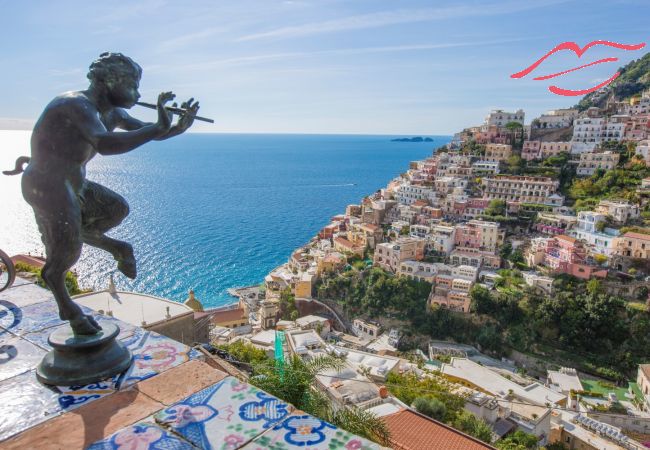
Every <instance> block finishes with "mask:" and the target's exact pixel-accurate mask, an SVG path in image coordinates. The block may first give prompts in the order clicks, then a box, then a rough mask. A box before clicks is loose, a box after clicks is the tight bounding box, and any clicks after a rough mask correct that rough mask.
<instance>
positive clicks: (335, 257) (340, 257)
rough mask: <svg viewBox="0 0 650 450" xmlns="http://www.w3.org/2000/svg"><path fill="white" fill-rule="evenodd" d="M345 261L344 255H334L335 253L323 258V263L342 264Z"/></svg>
mask: <svg viewBox="0 0 650 450" xmlns="http://www.w3.org/2000/svg"><path fill="white" fill-rule="evenodd" d="M344 260H345V257H344V256H343V255H341V254H334V253H330V254H328V255H326V256H325V257H324V258H323V261H325V262H334V263H340V262H342V261H344Z"/></svg>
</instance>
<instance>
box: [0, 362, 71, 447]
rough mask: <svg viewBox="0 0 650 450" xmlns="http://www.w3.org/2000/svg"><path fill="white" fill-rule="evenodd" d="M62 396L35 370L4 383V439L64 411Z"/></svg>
mask: <svg viewBox="0 0 650 450" xmlns="http://www.w3.org/2000/svg"><path fill="white" fill-rule="evenodd" d="M58 396H59V393H58V392H56V390H55V389H54V388H48V387H46V386H44V385H42V384H41V383H39V382H38V380H36V375H35V373H34V371H33V370H32V371H29V372H26V373H24V374H22V375H18V376H15V377H13V378H9V379H8V380H5V381H3V382H0V441H3V440H4V439H7V438H8V437H10V436H13V435H15V434H18V433H20V432H21V431H23V430H26V429H27V428H31V427H33V426H34V425H38V424H39V423H41V422H44V421H46V420H48V419H50V418H51V417H53V416H56V415H58V414H60V411H61V408H60V407H59V402H58V400H57V398H58Z"/></svg>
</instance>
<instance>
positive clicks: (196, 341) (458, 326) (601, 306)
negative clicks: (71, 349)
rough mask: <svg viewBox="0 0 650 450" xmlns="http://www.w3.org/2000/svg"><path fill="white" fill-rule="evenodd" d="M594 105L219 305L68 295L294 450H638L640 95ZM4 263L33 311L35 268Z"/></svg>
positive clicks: (644, 303)
mask: <svg viewBox="0 0 650 450" xmlns="http://www.w3.org/2000/svg"><path fill="white" fill-rule="evenodd" d="M610 94H611V93H608V90H607V89H605V90H603V91H602V92H597V93H595V94H594V95H592V96H591V97H590V99H591V103H590V104H588V105H583V106H580V105H577V106H576V107H574V108H570V109H558V110H553V111H548V112H547V113H545V114H542V115H541V116H540V117H536V118H534V119H533V120H532V121H531V122H530V124H529V125H527V124H526V122H525V118H526V115H525V112H524V110H522V109H519V110H516V111H514V112H507V111H503V110H494V111H490V112H489V114H488V115H487V116H486V117H485V120H484V122H483V124H481V125H478V126H473V127H469V128H466V129H464V130H461V131H460V132H458V133H456V134H455V135H454V137H453V139H452V140H451V142H449V143H448V144H447V145H445V146H443V147H440V148H437V149H432V152H431V154H430V155H429V156H427V157H426V158H425V159H422V160H418V161H411V162H410V164H409V166H408V168H405V171H404V172H403V173H401V174H400V175H399V176H397V177H395V178H394V179H392V180H390V181H389V182H388V184H387V185H386V186H385V187H384V188H381V189H379V190H377V191H376V192H374V193H372V194H370V195H368V196H366V197H365V198H363V199H361V200H360V202H359V203H358V204H351V205H348V206H347V207H346V208H345V211H343V212H342V213H341V214H339V215H336V216H334V217H332V218H331V220H330V221H329V223H327V224H325V225H324V226H323V227H322V228H321V229H320V230H319V231H318V233H317V235H315V236H314V237H313V238H312V239H311V240H310V241H309V242H308V243H306V244H305V245H304V246H302V247H300V248H298V249H295V250H294V251H293V252H292V253H291V255H290V257H289V259H288V261H287V262H286V263H284V264H282V265H280V266H278V267H276V268H274V269H273V270H272V271H271V272H270V273H268V275H267V276H266V277H265V278H264V280H263V282H262V283H261V284H259V285H255V286H248V287H241V288H232V289H230V291H229V292H230V294H231V295H232V296H233V297H236V298H237V299H238V300H237V301H236V302H235V303H234V304H231V305H228V306H224V307H219V308H205V307H204V306H203V304H202V302H201V300H200V299H199V298H197V297H196V296H195V294H194V292H193V291H190V292H189V296H188V298H187V300H186V301H185V302H182V303H179V302H174V301H171V300H167V299H163V298H158V297H153V296H149V295H145V294H138V293H133V292H121V291H118V290H117V289H116V287H115V285H114V283H113V280H112V278H111V281H110V283H109V286H108V288H107V289H106V290H104V291H99V292H85V293H84V292H82V291H81V290H80V289H78V286H76V288H75V290H74V292H73V294H78V295H76V296H75V299H76V301H77V302H78V303H79V304H80V305H81V306H82V307H84V308H86V309H87V310H89V311H95V312H96V313H97V314H99V316H98V317H102V318H103V320H118V321H121V322H120V323H121V324H122V327H123V328H124V329H125V330H128V333H125V339H127V338H128V339H130V338H129V336H130V335H131V334H129V333H132V334H133V335H134V336H135V335H143V336H146V338H147V339H149V336H153V338H155V339H162V337H163V336H164V337H165V339H167V340H168V341H169V342H170V343H171V342H175V343H174V344H173V345H177V346H181V347H182V348H183V349H184V350H183V351H185V352H186V353H187V354H188V355H189V354H190V353H192V352H194V353H192V354H193V355H194V356H193V358H195V359H200V360H201V361H202V363H203V362H205V363H206V364H207V365H206V366H205V367H204V372H205V374H204V375H205V376H206V377H207V378H206V379H210V380H212V377H213V376H214V374H213V373H212V372H213V369H217V370H218V371H219V373H221V375H222V376H224V377H225V376H228V377H230V378H228V380H230V381H232V383H234V384H233V386H238V384H237V383H238V381H236V380H241V381H244V382H246V383H250V384H251V385H253V386H255V387H256V389H257V388H259V389H262V390H263V392H261V393H260V394H255V395H258V396H259V395H262V396H264V395H268V394H271V395H274V396H276V397H278V398H280V399H282V400H284V401H286V402H288V403H290V404H292V405H293V406H292V407H295V408H296V409H297V410H302V411H304V412H305V413H308V414H311V416H309V415H307V416H303V417H302V419H301V420H303V421H305V424H306V425H304V430H308V431H305V433H307V434H306V435H307V437H305V438H304V439H311V437H309V436H312V435H315V434H318V433H317V432H315V431H313V430H315V429H318V430H320V428H318V427H322V426H325V425H321V424H322V423H333V424H334V425H328V426H330V427H332V430H337V431H336V432H334V431H330V434H333V433H336V436H330V437H328V440H329V442H331V444H329V445H330V447H329V448H342V445H343V444H341V442H342V441H338V440H337V439H339V438H340V439H343V438H341V436H345V439H347V440H348V441H349V442H348V441H346V442H348V444H349V445H348V444H346V445H345V448H346V449H348V450H349V449H352V448H354V449H361V448H364V449H365V448H368V449H369V448H379V447H378V446H377V445H376V444H380V445H382V446H386V445H389V446H390V447H392V448H398V449H430V450H438V449H440V450H443V449H450V448H458V449H461V448H462V449H494V448H497V449H517V450H520V449H536V448H546V449H548V450H559V449H593V450H596V449H598V450H601V449H630V450H641V449H644V448H648V447H649V446H650V341H649V339H650V320H649V319H648V315H649V309H650V91H644V92H642V93H639V94H635V95H632V96H630V97H629V98H622V99H618V98H617V97H616V96H615V95H610ZM597 100H600V101H598V102H597ZM602 100H604V101H602ZM596 104H597V105H596ZM396 170H399V169H398V168H396ZM12 259H13V262H14V264H15V265H16V267H17V270H18V271H19V278H20V283H24V284H22V286H28V287H29V289H33V292H32V293H31V294H29V295H28V293H27V292H28V291H27V290H23V291H22V293H21V298H20V301H21V302H23V303H25V304H28V305H29V304H31V303H30V302H36V301H37V300H42V298H43V296H44V295H45V294H44V293H43V292H42V291H43V289H42V288H38V287H36V286H35V285H34V284H32V283H31V282H34V283H38V282H39V276H40V275H39V274H40V268H42V266H43V263H44V261H43V259H42V258H39V257H35V256H31V255H17V256H15V257H13V258H12ZM30 281H31V282H30ZM75 283H76V281H75ZM29 292H31V291H29ZM30 295H31V296H33V298H30ZM7 298H9V297H7ZM36 304H37V305H38V303H36ZM33 306H34V305H33ZM30 311H31V310H30ZM14 314H15V313H14ZM30 314H36V311H31V312H30ZM30 320H31V319H30ZM32 321H33V322H34V325H36V324H37V322H38V321H35V320H32ZM3 323H4V322H3ZM7 323H8V322H7ZM30 323H31V322H30ZM7 326H9V325H7ZM27 336H28V337H29V339H32V341H29V342H34V343H35V344H40V345H45V344H43V342H42V341H41V340H39V339H41V338H37V337H34V336H31V335H30V334H27ZM30 336H31V337H30ZM168 338H169V339H168ZM29 339H28V340H29ZM170 339H171V340H170ZM136 344H137V343H136V341H134V343H133V345H136ZM137 345H139V344H137ZM166 345H167V344H166ZM168 345H172V344H168ZM190 346H194V349H191V348H190ZM169 348H172V350H173V349H174V347H173V346H172V347H169ZM147 349H149V347H146V348H145V349H144V350H147ZM147 351H148V350H147ZM166 351H169V349H168V350H166ZM198 352H200V355H199V353H198ZM160 355H162V356H156V355H153V356H143V357H142V358H145V359H146V358H148V359H147V361H148V360H151V361H154V362H156V361H157V358H159V357H160V358H163V359H164V358H166V356H165V355H166V354H163V353H160ZM188 358H189V356H188V357H187V358H185V359H182V358H181V359H182V361H186V360H187V359H188ZM172 359H173V358H172ZM181 359H179V361H181ZM143 360H144V359H143ZM174 361H175V360H174ZM156 364H158V363H156ZM195 365H196V364H195ZM162 370H163V369H161V370H160V372H162ZM188 370H189V369H188ZM158 373H159V372H155V371H154V372H152V373H151V374H149V375H147V376H156V375H157V374H158ZM208 374H209V375H208ZM141 379H143V380H144V379H146V377H144V376H143V377H142V378H141ZM230 381H229V382H230ZM211 382H212V381H211ZM161 383H162V382H161ZM242 386H244V385H242ZM70 389H72V388H70ZM48 392H49V391H48ZM66 392H67V391H65V390H64V391H63V392H62V393H61V395H64V394H66ZM81 392H85V391H83V390H82V391H81ZM251 392H253V391H251ZM265 392H266V393H265ZM250 395H252V394H250ZM64 397H65V395H64ZM62 398H63V397H62ZM65 398H67V397H65ZM88 398H89V397H84V400H79V401H80V402H82V401H86V400H87V399H88ZM233 398H234V397H233ZM260 398H262V397H260ZM59 401H60V402H61V401H63V400H59ZM65 401H68V402H69V401H70V400H65ZM75 401H77V400H75ZM73 403H74V402H73ZM39 420H40V419H39ZM37 423H38V420H34V421H33V423H31V425H30V426H32V425H34V424H37ZM316 423H318V425H314V424H316ZM310 424H311V425H310ZM336 427H340V428H341V429H342V430H346V431H345V433H348V434H345V433H344V432H343V431H340V430H338V429H337V428H336ZM301 429H302V428H301ZM0 430H1V428H0ZM309 430H311V431H309ZM310 433H311V434H310ZM314 433H315V434H314ZM349 433H352V434H349ZM355 435H358V436H360V437H359V438H357V437H355ZM312 437H313V436H312ZM363 438H365V439H368V440H365V439H363ZM301 439H302V438H301ZM323 439H324V438H323ZM361 439H363V440H361ZM370 441H374V443H371V442H370ZM260 442H261V441H260ZM301 442H302V441H301ZM309 442H311V441H309ZM296 445H298V446H303V445H304V443H300V444H296ZM337 445H338V447H337ZM282 448H284V447H282ZM319 448H320V447H319Z"/></svg>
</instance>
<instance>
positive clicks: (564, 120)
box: [536, 109, 578, 129]
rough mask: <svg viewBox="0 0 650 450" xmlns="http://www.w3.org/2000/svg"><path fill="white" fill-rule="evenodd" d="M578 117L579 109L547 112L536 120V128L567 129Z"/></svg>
mask: <svg viewBox="0 0 650 450" xmlns="http://www.w3.org/2000/svg"><path fill="white" fill-rule="evenodd" d="M576 117H578V110H577V109H554V110H551V111H547V112H546V113H544V114H542V115H541V116H539V117H538V118H537V119H536V122H537V125H536V128H542V129H546V128H551V129H553V128H566V127H570V126H571V124H573V121H574V119H575V118H576Z"/></svg>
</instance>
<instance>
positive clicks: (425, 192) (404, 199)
mask: <svg viewBox="0 0 650 450" xmlns="http://www.w3.org/2000/svg"><path fill="white" fill-rule="evenodd" d="M396 198H397V201H398V202H399V203H402V204H404V205H411V204H413V203H415V202H416V201H417V200H424V201H427V202H430V203H432V204H434V203H436V201H437V197H436V191H435V190H434V189H433V188H430V187H426V186H420V185H413V184H409V183H404V184H402V185H401V186H400V187H399V188H398V190H397V192H396Z"/></svg>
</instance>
